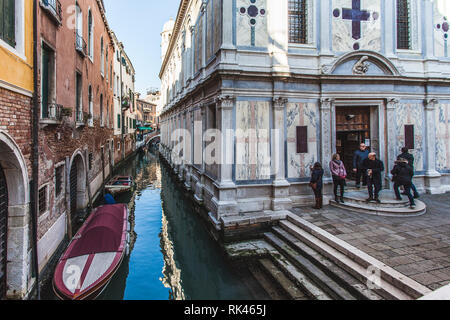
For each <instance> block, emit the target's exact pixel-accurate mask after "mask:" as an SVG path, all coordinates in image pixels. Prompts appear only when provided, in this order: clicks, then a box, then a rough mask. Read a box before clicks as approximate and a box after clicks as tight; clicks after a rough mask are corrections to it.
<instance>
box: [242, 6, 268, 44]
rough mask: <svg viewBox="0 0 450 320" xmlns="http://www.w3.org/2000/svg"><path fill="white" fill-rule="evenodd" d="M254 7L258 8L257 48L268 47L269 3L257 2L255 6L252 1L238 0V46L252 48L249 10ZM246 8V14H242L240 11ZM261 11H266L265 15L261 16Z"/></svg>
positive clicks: (256, 25)
mask: <svg viewBox="0 0 450 320" xmlns="http://www.w3.org/2000/svg"><path fill="white" fill-rule="evenodd" d="M251 5H254V6H256V7H257V8H258V15H257V16H256V17H254V19H255V20H256V24H255V25H254V27H255V42H254V46H255V47H267V46H268V45H269V33H268V29H267V15H268V14H269V13H268V12H267V1H266V0H256V2H255V3H254V4H252V3H251V2H250V0H236V44H237V45H238V46H252V40H251V39H252V32H251V29H252V25H251V24H250V19H252V18H251V17H250V16H249V15H248V10H247V9H248V8H249V7H250V6H251ZM241 8H245V9H246V11H245V13H241V12H240V9H241ZM261 10H265V14H264V15H261V13H260V12H261Z"/></svg>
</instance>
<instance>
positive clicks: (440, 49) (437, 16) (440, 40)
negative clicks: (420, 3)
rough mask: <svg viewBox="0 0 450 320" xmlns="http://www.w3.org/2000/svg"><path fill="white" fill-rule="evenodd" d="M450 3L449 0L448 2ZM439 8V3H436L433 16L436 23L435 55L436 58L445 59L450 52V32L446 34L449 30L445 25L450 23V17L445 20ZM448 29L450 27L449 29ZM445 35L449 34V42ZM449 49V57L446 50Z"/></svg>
mask: <svg viewBox="0 0 450 320" xmlns="http://www.w3.org/2000/svg"><path fill="white" fill-rule="evenodd" d="M447 1H448V0H447ZM439 9H440V8H439V6H438V5H437V3H434V16H433V22H434V54H435V56H436V57H445V56H447V57H448V56H449V54H450V52H449V50H448V48H449V46H450V38H449V37H450V36H449V35H450V31H447V32H445V31H444V29H445V30H447V29H446V28H445V26H444V24H445V23H447V26H448V24H449V23H450V17H446V20H445V19H444V16H445V13H444V12H441V11H440V10H439ZM447 28H448V27H447ZM445 34H447V35H448V36H447V41H445V37H444V36H445ZM446 47H447V55H446V50H445V48H446Z"/></svg>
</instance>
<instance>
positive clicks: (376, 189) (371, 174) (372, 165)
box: [363, 153, 384, 203]
mask: <svg viewBox="0 0 450 320" xmlns="http://www.w3.org/2000/svg"><path fill="white" fill-rule="evenodd" d="M363 168H364V169H365V170H367V176H368V180H367V187H368V189H369V199H367V200H366V202H371V201H376V202H377V203H381V201H380V198H379V195H380V191H381V186H382V177H381V173H382V172H383V171H384V163H383V161H381V160H378V159H377V155H376V153H370V154H369V157H368V158H367V159H366V160H364V162H363Z"/></svg>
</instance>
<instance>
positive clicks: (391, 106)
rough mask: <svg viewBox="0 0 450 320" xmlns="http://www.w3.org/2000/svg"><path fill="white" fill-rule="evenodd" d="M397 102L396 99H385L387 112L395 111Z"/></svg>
mask: <svg viewBox="0 0 450 320" xmlns="http://www.w3.org/2000/svg"><path fill="white" fill-rule="evenodd" d="M399 102H400V100H399V99H397V98H389V99H387V105H386V107H387V109H388V110H390V109H395V107H396V106H397V105H398V103H399Z"/></svg>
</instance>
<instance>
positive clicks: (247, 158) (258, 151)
mask: <svg viewBox="0 0 450 320" xmlns="http://www.w3.org/2000/svg"><path fill="white" fill-rule="evenodd" d="M270 109H271V108H270V102H268V101H238V102H237V103H236V181H255V180H267V179H270V173H271V172H270V171H271V168H270V166H271V161H270V127H271V126H270Z"/></svg>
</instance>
